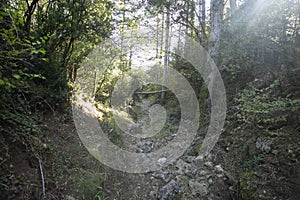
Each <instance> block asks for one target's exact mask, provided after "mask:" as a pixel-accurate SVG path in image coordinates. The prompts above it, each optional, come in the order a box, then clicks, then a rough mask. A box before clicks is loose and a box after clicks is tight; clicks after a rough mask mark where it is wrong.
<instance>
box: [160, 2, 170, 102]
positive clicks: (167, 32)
mask: <svg viewBox="0 0 300 200" xmlns="http://www.w3.org/2000/svg"><path fill="white" fill-rule="evenodd" d="M170 18H171V16H170V6H169V5H168V6H167V16H166V36H165V56H164V73H163V82H165V79H166V75H167V71H168V66H169V40H170V38H169V37H170ZM162 90H166V87H164V86H163V87H162ZM165 96H166V92H165V91H164V92H162V93H161V98H160V100H161V103H162V104H164V102H165Z"/></svg>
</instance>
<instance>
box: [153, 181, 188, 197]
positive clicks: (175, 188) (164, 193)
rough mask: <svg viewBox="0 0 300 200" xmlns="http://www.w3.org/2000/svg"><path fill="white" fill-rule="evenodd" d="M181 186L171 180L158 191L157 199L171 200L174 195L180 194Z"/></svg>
mask: <svg viewBox="0 0 300 200" xmlns="http://www.w3.org/2000/svg"><path fill="white" fill-rule="evenodd" d="M182 192H183V190H182V187H181V185H180V184H179V183H178V182H176V181H175V180H171V181H170V182H169V183H168V184H167V185H165V186H163V187H162V189H161V190H160V191H159V195H158V199H161V200H165V199H172V197H174V196H175V194H180V193H182Z"/></svg>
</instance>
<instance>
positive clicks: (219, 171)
mask: <svg viewBox="0 0 300 200" xmlns="http://www.w3.org/2000/svg"><path fill="white" fill-rule="evenodd" d="M215 169H216V172H217V173H222V172H223V171H224V170H223V168H222V167H221V165H216V166H215Z"/></svg>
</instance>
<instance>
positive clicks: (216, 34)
mask: <svg viewBox="0 0 300 200" xmlns="http://www.w3.org/2000/svg"><path fill="white" fill-rule="evenodd" d="M210 5H211V13H210V15H211V22H210V27H211V29H210V35H209V48H208V53H209V54H210V56H211V57H212V58H214V59H218V56H219V48H220V40H221V32H222V24H223V10H224V0H211V4H210Z"/></svg>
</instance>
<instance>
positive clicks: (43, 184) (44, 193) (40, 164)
mask: <svg viewBox="0 0 300 200" xmlns="http://www.w3.org/2000/svg"><path fill="white" fill-rule="evenodd" d="M36 158H37V159H38V161H39V166H40V172H41V178H42V191H43V197H44V199H45V197H46V192H45V190H46V189H45V178H44V173H43V166H42V161H41V159H40V158H39V157H38V156H36Z"/></svg>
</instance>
